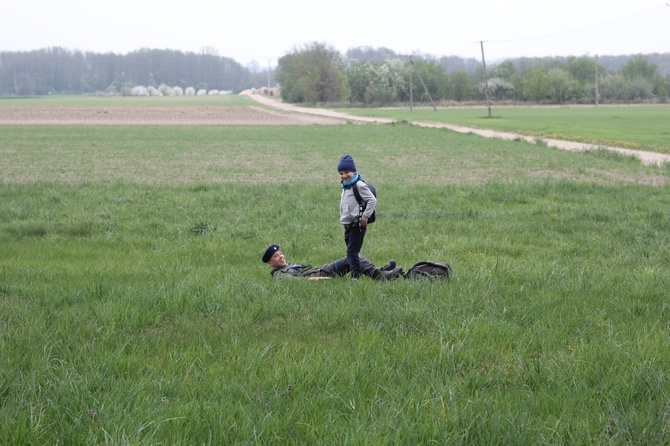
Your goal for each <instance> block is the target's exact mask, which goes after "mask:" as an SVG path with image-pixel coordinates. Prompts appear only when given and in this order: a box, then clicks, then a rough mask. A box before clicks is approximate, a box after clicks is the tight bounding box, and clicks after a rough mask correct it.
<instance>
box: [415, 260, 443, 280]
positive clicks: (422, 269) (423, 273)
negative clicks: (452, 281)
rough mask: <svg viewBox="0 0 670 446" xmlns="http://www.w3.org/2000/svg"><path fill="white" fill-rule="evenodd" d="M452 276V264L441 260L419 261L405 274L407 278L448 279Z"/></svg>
mask: <svg viewBox="0 0 670 446" xmlns="http://www.w3.org/2000/svg"><path fill="white" fill-rule="evenodd" d="M450 276H451V266H449V265H448V264H447V263H440V262H418V263H415V264H414V265H412V266H411V267H410V268H409V269H408V270H407V271H405V273H404V274H403V277H404V278H405V279H413V278H423V279H448V278H449V277H450Z"/></svg>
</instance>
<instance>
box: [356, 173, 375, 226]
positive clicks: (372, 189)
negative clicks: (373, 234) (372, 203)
mask: <svg viewBox="0 0 670 446" xmlns="http://www.w3.org/2000/svg"><path fill="white" fill-rule="evenodd" d="M361 180H363V178H361ZM359 181H360V180H359ZM363 181H364V182H365V184H367V185H368V189H370V192H372V195H374V196H375V198H377V189H376V188H375V187H374V186H373V185H372V184H370V183H368V182H367V181H365V180H363ZM351 190H353V191H354V195H355V196H356V201H358V206H359V207H360V210H361V215H363V212H365V207H366V206H367V205H368V203H367V202H365V203H364V202H363V198H362V197H361V193H360V192H358V181H356V182H355V183H354V184H353V185H352V186H351ZM376 214H377V210H376V209H375V211H374V212H373V213H372V215H371V216H370V218H368V223H374V222H375V220H376V219H377V215H376Z"/></svg>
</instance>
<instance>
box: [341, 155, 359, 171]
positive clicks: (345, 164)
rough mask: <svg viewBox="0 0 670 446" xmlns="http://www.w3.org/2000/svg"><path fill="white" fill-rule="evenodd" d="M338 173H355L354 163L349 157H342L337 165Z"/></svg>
mask: <svg viewBox="0 0 670 446" xmlns="http://www.w3.org/2000/svg"><path fill="white" fill-rule="evenodd" d="M337 171H338V172H356V163H354V159H353V158H352V157H351V155H342V157H341V158H340V162H339V163H337Z"/></svg>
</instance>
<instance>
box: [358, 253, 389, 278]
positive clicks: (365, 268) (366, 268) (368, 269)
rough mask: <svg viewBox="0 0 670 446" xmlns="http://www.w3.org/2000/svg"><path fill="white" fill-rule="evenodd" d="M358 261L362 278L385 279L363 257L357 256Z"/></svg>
mask: <svg viewBox="0 0 670 446" xmlns="http://www.w3.org/2000/svg"><path fill="white" fill-rule="evenodd" d="M358 260H359V262H360V265H361V274H363V275H364V276H368V277H372V278H373V279H375V280H384V279H385V277H384V275H383V274H382V271H381V270H380V269H379V268H377V267H376V266H375V265H374V264H373V263H372V262H371V261H369V260H368V259H366V258H365V257H363V256H362V255H359V256H358Z"/></svg>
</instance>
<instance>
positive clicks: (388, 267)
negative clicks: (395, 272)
mask: <svg viewBox="0 0 670 446" xmlns="http://www.w3.org/2000/svg"><path fill="white" fill-rule="evenodd" d="M393 268H395V260H393V259H391V260H389V261H388V263H387V264H386V265H384V266H382V267H381V268H379V269H381V270H382V271H391V270H392V269H393Z"/></svg>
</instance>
